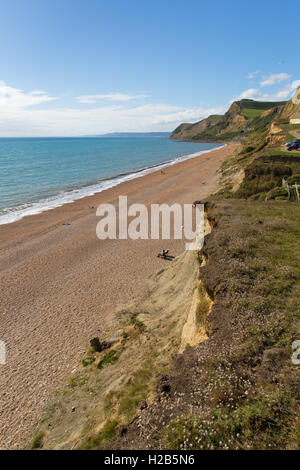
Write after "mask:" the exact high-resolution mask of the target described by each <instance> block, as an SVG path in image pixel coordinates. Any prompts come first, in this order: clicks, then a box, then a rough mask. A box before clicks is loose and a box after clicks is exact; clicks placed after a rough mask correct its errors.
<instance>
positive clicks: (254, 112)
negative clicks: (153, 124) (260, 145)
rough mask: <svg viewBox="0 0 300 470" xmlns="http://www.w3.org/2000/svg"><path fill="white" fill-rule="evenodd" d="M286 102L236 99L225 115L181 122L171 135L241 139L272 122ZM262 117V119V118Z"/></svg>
mask: <svg viewBox="0 0 300 470" xmlns="http://www.w3.org/2000/svg"><path fill="white" fill-rule="evenodd" d="M285 104H286V102H285V101H279V102H269V101H266V102H263V101H254V100H246V99H245V100H240V101H235V102H234V103H232V105H231V106H230V108H229V110H228V111H227V112H226V113H225V114H224V116H219V115H213V116H209V117H208V118H206V119H203V120H202V121H200V122H197V123H195V124H181V125H180V126H179V127H177V129H175V130H174V132H173V133H172V135H171V138H172V139H182V140H213V141H218V140H221V141H226V140H232V139H240V138H242V137H244V135H247V134H249V133H251V132H253V127H254V128H257V127H261V126H262V125H263V124H264V122H265V121H266V119H264V118H266V117H267V116H268V118H267V121H268V122H270V119H271V118H272V117H273V114H272V113H270V110H273V111H274V114H276V113H277V112H278V110H279V109H280V108H281V107H283V106H284V105H285ZM261 119H262V120H261Z"/></svg>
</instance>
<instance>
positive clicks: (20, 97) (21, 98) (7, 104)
mask: <svg viewBox="0 0 300 470" xmlns="http://www.w3.org/2000/svg"><path fill="white" fill-rule="evenodd" d="M55 99H56V98H55V97H52V96H49V95H48V94H47V93H45V92H44V91H40V90H35V91H31V92H28V93H26V92H24V91H23V90H19V89H18V88H13V87H10V86H7V85H6V84H5V83H4V82H2V81H0V110H1V112H5V111H6V110H8V111H9V110H12V109H22V108H27V107H29V106H34V105H37V104H41V103H47V102H49V101H53V100H55Z"/></svg>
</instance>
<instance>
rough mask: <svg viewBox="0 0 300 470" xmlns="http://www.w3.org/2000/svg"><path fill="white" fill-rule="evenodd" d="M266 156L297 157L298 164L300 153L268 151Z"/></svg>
mask: <svg viewBox="0 0 300 470" xmlns="http://www.w3.org/2000/svg"><path fill="white" fill-rule="evenodd" d="M266 155H270V156H272V155H282V156H285V157H291V156H292V157H299V162H300V152H288V151H285V150H269V151H268V152H266Z"/></svg>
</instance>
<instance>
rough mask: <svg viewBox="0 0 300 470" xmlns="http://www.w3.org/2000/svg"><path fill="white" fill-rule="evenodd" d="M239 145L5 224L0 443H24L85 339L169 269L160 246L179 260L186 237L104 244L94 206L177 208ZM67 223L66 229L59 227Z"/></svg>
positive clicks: (0, 229)
mask: <svg viewBox="0 0 300 470" xmlns="http://www.w3.org/2000/svg"><path fill="white" fill-rule="evenodd" d="M235 148H236V146H235V145H228V146H227V147H225V148H222V149H218V150H214V151H212V152H209V153H206V154H205V153H204V154H202V155H200V156H198V157H195V158H192V159H189V160H185V161H182V162H180V163H177V164H174V165H172V166H169V167H168V168H167V169H165V171H164V173H163V174H162V173H161V171H156V172H152V173H149V174H147V175H145V176H143V177H140V178H136V179H133V180H131V181H127V182H123V183H121V184H119V185H118V186H115V187H113V188H110V189H108V190H106V191H103V192H101V193H98V194H95V195H94V196H88V197H85V198H83V199H79V200H77V201H75V202H73V203H70V204H65V205H63V206H61V207H57V208H55V209H54V210H49V211H45V212H42V213H40V214H36V215H32V216H28V217H24V218H23V219H21V220H18V221H16V222H13V223H11V224H6V225H2V226H0V238H1V242H0V278H1V282H0V303H1V307H2V310H1V322H0V339H1V340H2V341H5V343H6V348H7V363H6V365H5V366H0V367H1V375H0V413H1V418H2V422H3V423H4V424H3V425H2V426H1V429H0V448H2V449H16V448H22V447H24V444H25V443H26V442H27V441H28V439H29V437H30V434H31V432H32V430H33V429H34V427H35V426H36V424H37V421H38V420H39V419H40V417H41V414H42V412H43V409H44V408H45V406H46V404H47V403H48V401H49V399H50V398H51V397H52V396H53V394H54V393H55V391H56V390H57V389H58V388H59V387H60V386H61V385H62V384H64V383H65V382H64V381H65V380H66V378H67V377H69V376H70V373H71V372H72V370H73V369H74V368H75V367H77V366H78V364H79V363H80V361H81V359H82V356H83V353H84V352H85V351H86V349H87V346H88V343H89V339H90V338H92V337H95V336H99V337H101V334H102V332H103V330H104V329H105V325H106V322H107V321H108V319H109V318H110V316H111V315H112V312H113V311H114V310H115V309H116V308H117V307H118V306H119V305H124V304H126V303H127V302H128V301H129V300H130V299H133V298H135V296H136V295H138V293H139V292H140V291H141V289H142V288H143V287H144V283H145V280H146V279H147V278H148V277H149V276H151V275H153V274H154V273H156V272H157V271H159V270H161V269H164V268H166V262H165V261H164V260H162V259H160V258H157V256H156V255H157V253H158V252H159V251H160V250H161V249H162V248H165V247H166V248H168V249H170V254H171V255H174V256H175V257H176V256H178V255H179V254H181V253H182V251H183V250H184V245H185V241H184V240H163V241H162V240H131V239H128V240H103V241H100V240H99V239H98V238H97V236H96V225H97V223H98V221H99V218H98V217H96V214H95V210H91V209H89V208H88V205H90V206H94V207H95V208H96V206H98V205H99V204H100V203H111V204H117V201H118V198H119V195H121V194H122V195H126V196H128V204H132V203H142V204H145V205H146V206H147V207H149V206H150V205H151V204H154V203H155V204H157V203H158V204H161V203H167V204H173V203H174V202H176V203H180V204H186V203H191V202H193V201H194V200H196V199H201V198H206V197H207V196H208V195H209V194H211V193H212V192H214V191H215V190H216V188H217V184H218V175H217V171H218V169H219V167H220V165H221V164H222V162H223V161H224V160H225V159H226V158H229V157H231V156H232V155H233V153H234V151H235ZM65 222H68V223H70V226H63V223H65Z"/></svg>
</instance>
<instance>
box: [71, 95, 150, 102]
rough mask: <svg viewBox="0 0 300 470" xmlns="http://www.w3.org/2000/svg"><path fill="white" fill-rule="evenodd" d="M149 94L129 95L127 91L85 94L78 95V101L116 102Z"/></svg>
mask: <svg viewBox="0 0 300 470" xmlns="http://www.w3.org/2000/svg"><path fill="white" fill-rule="evenodd" d="M148 96H149V95H147V94H145V93H141V94H139V95H128V94H125V93H107V94H102V95H101V94H100V95H83V96H78V97H77V101H78V102H79V103H86V104H93V103H97V101H103V100H107V101H115V102H128V101H133V100H137V99H141V98H147V97H148Z"/></svg>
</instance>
